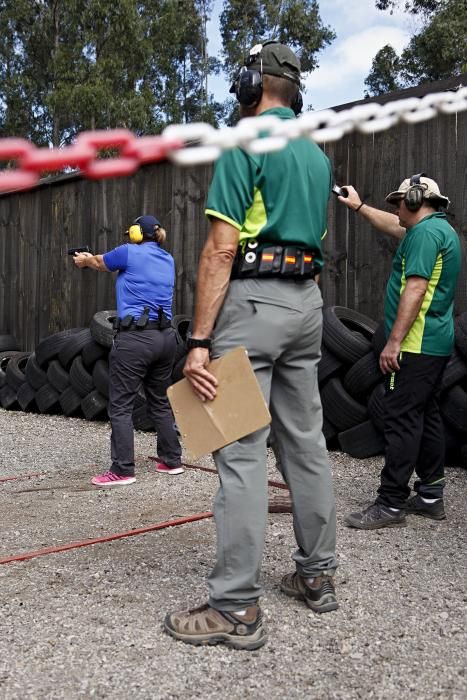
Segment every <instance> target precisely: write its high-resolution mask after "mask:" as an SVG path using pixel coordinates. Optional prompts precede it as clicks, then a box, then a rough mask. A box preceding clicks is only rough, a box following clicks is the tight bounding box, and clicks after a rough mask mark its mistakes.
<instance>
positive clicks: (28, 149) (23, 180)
mask: <svg viewBox="0 0 467 700" xmlns="http://www.w3.org/2000/svg"><path fill="white" fill-rule="evenodd" d="M464 110H467V87H463V88H460V89H458V90H456V91H446V92H436V93H432V94H428V95H425V96H424V97H420V98H419V97H411V98H406V99H403V100H395V101H393V102H387V103H386V104H383V105H380V104H378V103H376V102H369V103H368V104H361V105H356V106H355V107H351V108H350V109H345V110H342V111H340V112H335V111H334V110H332V109H326V110H323V111H321V112H305V113H304V114H302V115H301V116H300V117H298V119H290V120H281V119H279V118H278V117H275V116H273V115H265V116H264V117H260V118H258V117H251V118H248V119H242V120H241V121H240V122H239V123H238V124H237V126H234V127H221V128H220V129H215V128H214V127H212V126H210V125H209V124H204V123H201V122H197V123H193V124H177V125H173V126H168V127H167V128H166V129H164V131H163V132H162V134H161V135H160V136H142V137H136V136H134V135H133V134H132V133H131V132H130V131H128V130H127V129H111V130H108V131H104V130H103V131H85V132H83V133H81V134H79V135H78V137H77V138H76V140H75V142H74V144H72V145H71V146H66V147H64V148H37V147H36V146H34V145H33V144H32V143H30V142H29V141H27V140H26V139H21V138H3V139H0V161H15V162H16V164H17V167H16V168H11V169H10V168H9V169H7V170H3V171H1V172H0V192H6V191H12V190H21V189H29V188H31V187H34V186H35V185H37V184H38V182H39V179H40V176H41V174H43V173H46V172H55V171H57V170H62V169H63V168H66V167H71V168H75V169H79V170H80V172H81V173H82V175H83V176H84V177H87V178H91V179H94V180H98V179H101V178H108V177H117V176H128V175H133V174H134V173H135V172H136V171H137V170H138V168H139V167H140V165H143V164H145V163H155V162H158V161H162V160H166V159H168V160H170V161H172V162H173V163H175V164H176V165H184V166H189V165H199V164H201V163H210V162H212V161H214V160H216V159H217V158H218V157H219V156H220V155H221V153H222V152H223V151H225V150H228V149H230V148H235V147H236V146H241V147H242V148H244V149H245V150H247V151H249V152H250V153H266V152H270V151H278V150H280V149H282V148H284V146H285V145H286V144H287V143H288V141H290V140H292V139H296V138H299V137H306V138H309V139H310V140H312V141H316V142H317V143H325V142H330V141H338V140H339V139H341V138H342V137H343V136H344V135H345V134H347V133H349V132H351V131H360V132H362V133H364V134H372V133H375V132H378V131H384V130H386V129H389V128H391V127H392V126H394V125H395V124H398V123H399V122H406V123H409V124H415V123H417V122H421V121H426V120H427V119H431V118H432V117H435V116H437V115H438V114H454V113H457V112H462V111H464ZM108 148H112V149H116V150H117V151H118V157H116V158H99V153H100V151H101V150H102V149H108Z"/></svg>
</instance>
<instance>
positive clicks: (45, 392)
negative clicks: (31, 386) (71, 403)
mask: <svg viewBox="0 0 467 700" xmlns="http://www.w3.org/2000/svg"><path fill="white" fill-rule="evenodd" d="M59 399H60V396H59V394H58V392H57V391H55V389H54V388H53V386H51V385H50V384H44V386H41V388H40V389H38V390H37V391H36V398H35V400H36V404H37V408H38V409H39V411H40V412H41V413H60V402H59Z"/></svg>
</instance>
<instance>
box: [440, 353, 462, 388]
mask: <svg viewBox="0 0 467 700" xmlns="http://www.w3.org/2000/svg"><path fill="white" fill-rule="evenodd" d="M464 377H467V362H466V360H465V359H464V358H463V357H462V355H461V354H460V352H458V350H456V348H454V352H453V353H452V355H451V357H450V358H449V361H448V363H447V365H446V367H445V369H444V372H443V376H442V377H441V391H446V389H450V388H451V387H452V386H454V384H457V383H458V382H460V381H461V380H462V379H463V378H464Z"/></svg>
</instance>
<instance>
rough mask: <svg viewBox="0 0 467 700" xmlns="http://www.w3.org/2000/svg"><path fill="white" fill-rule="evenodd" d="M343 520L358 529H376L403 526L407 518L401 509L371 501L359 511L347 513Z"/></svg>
mask: <svg viewBox="0 0 467 700" xmlns="http://www.w3.org/2000/svg"><path fill="white" fill-rule="evenodd" d="M345 522H346V523H347V525H349V526H350V527H357V528H358V529H359V530H377V529H378V528H380V527H405V526H406V525H407V518H406V517H405V512H404V511H403V510H399V511H394V510H391V509H390V508H388V507H387V506H383V505H382V503H373V504H372V505H371V506H369V507H368V508H365V510H362V511H361V512H359V513H350V515H347V516H346V518H345Z"/></svg>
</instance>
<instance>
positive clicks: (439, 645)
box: [0, 410, 467, 700]
mask: <svg viewBox="0 0 467 700" xmlns="http://www.w3.org/2000/svg"><path fill="white" fill-rule="evenodd" d="M0 431H1V445H2V449H1V454H0V478H4V477H8V476H16V475H24V474H31V473H36V472H40V473H41V474H42V476H38V477H32V478H30V479H21V480H13V481H5V482H3V483H0V489H1V492H2V500H1V511H0V513H1V517H0V528H1V542H0V558H2V557H7V556H10V555H13V554H18V553H21V552H26V551H30V550H36V549H39V548H41V547H46V546H50V545H55V544H64V543H67V542H73V541H77V540H82V539H86V538H91V537H99V536H103V535H106V534H112V533H117V532H122V531H126V530H130V529H135V528H139V527H144V526H146V525H150V524H153V523H157V522H160V521H164V520H167V519H171V518H175V517H180V516H185V515H190V514H193V513H196V512H200V511H206V510H210V508H211V501H212V496H213V494H214V492H215V489H216V482H217V479H216V477H215V476H213V475H211V474H208V473H204V472H200V471H193V470H187V471H186V472H185V474H184V475H182V476H179V477H167V476H165V475H164V476H162V475H157V474H155V472H154V470H153V467H152V465H151V462H150V461H148V460H147V456H148V455H150V454H153V453H154V444H153V443H154V437H153V435H151V434H146V433H138V434H137V438H136V446H137V454H138V455H139V459H138V463H137V475H138V480H137V483H136V484H135V485H133V486H131V487H125V488H122V489H121V490H118V491H112V492H108V491H99V490H97V489H94V488H93V487H91V486H90V485H89V478H90V477H91V476H92V475H93V474H94V473H95V472H96V469H97V471H99V470H103V469H104V468H105V467H107V465H108V451H109V425H108V424H107V423H88V422H86V421H82V420H79V419H67V418H64V417H59V416H37V415H32V414H25V413H19V412H18V413H17V412H6V411H3V410H0ZM330 457H331V462H332V467H333V472H334V478H335V487H336V498H337V509H338V553H339V561H340V566H339V569H338V573H337V576H336V584H337V592H338V597H339V602H340V608H339V610H338V611H336V612H333V613H329V614H326V615H322V616H318V615H315V614H313V613H312V612H311V611H309V610H308V609H307V608H306V607H305V606H304V605H303V604H302V603H300V602H297V601H294V600H292V599H289V598H287V597H284V596H283V595H282V594H281V593H280V591H279V587H278V583H279V581H280V578H281V576H282V575H283V574H285V573H287V571H289V570H291V564H290V554H291V551H292V550H293V546H294V540H293V532H292V526H291V525H292V524H291V516H290V515H283V514H276V515H271V516H270V519H269V527H268V532H267V540H266V549H265V557H264V564H263V575H262V576H263V584H264V587H265V591H266V594H265V596H264V598H263V600H262V606H263V609H264V611H265V615H266V618H267V624H268V630H269V642H268V644H267V645H266V646H265V647H263V648H262V649H259V650H258V651H255V652H241V651H233V650H229V649H227V648H224V647H222V646H219V647H208V648H204V647H203V648H199V647H192V646H187V645H184V644H182V643H180V642H176V641H175V640H173V639H171V638H170V637H168V636H167V635H166V634H165V633H164V632H163V630H162V620H163V617H164V615H165V613H166V612H167V611H169V610H174V609H180V608H186V607H187V606H191V605H195V604H198V603H199V602H202V601H204V599H205V596H206V589H205V583H204V579H205V576H206V574H207V573H208V572H209V570H210V568H211V567H212V565H213V555H214V537H215V532H214V524H213V521H212V520H211V519H209V520H201V521H199V522H194V523H190V524H187V525H183V526H180V527H177V528H169V529H166V530H161V531H158V532H152V533H148V534H144V535H138V536H135V537H127V538H124V539H120V540H117V541H114V542H112V543H106V544H97V545H94V546H91V547H85V548H82V549H74V550H72V551H68V552H63V553H60V554H50V555H47V556H41V557H38V558H35V559H32V560H29V561H26V562H20V563H12V564H5V565H3V566H0V590H1V617H0V697H1V698H2V700H10V699H15V700H16V699H21V700H23V699H25V698H34V699H42V698H47V699H49V698H50V699H55V698H60V699H61V698H66V699H67V700H68V699H72V698H112V699H121V698H122V699H126V698H135V699H138V700H139V699H140V698H144V699H146V698H147V699H151V700H154V699H159V698H161V699H162V698H164V699H165V698H190V699H191V698H203V700H205V699H209V698H222V699H223V698H229V700H230V699H232V700H236V699H240V698H242V699H243V698H245V697H249V698H270V699H276V698H277V699H281V700H282V699H284V698H285V699H289V698H293V699H295V698H297V699H302V698H311V699H314V698H316V699H318V698H319V699H323V698H324V699H327V698H329V699H342V700H348V699H353V698H365V699H366V698H388V699H389V698H391V699H392V698H395V697H399V698H408V697H410V698H411V699H417V700H418V699H423V700H426V699H430V698H443V699H445V698H452V699H455V700H461V699H464V698H467V670H466V664H465V660H466V658H467V633H466V618H467V592H466V581H467V575H466V573H467V572H466V569H467V558H466V549H467V548H466V542H467V528H466V523H467V518H466V491H467V471H465V470H462V469H456V468H450V469H449V470H448V485H447V488H446V507H447V512H448V520H447V521H445V522H442V523H436V522H434V521H431V520H425V519H423V518H416V517H413V516H412V517H411V518H410V519H409V525H408V527H406V528H403V529H395V528H394V529H389V530H377V531H374V532H360V531H355V530H350V529H348V528H346V527H345V526H344V525H343V516H344V515H345V514H346V513H347V512H349V510H355V509H358V508H359V507H360V506H362V505H366V504H367V503H368V502H369V501H370V500H371V499H372V497H373V496H374V494H375V490H376V488H377V484H378V475H379V470H380V468H381V462H382V460H381V458H375V459H368V460H354V459H351V458H350V457H348V456H347V455H344V454H342V453H338V452H333V453H331V454H330ZM270 462H271V464H270V468H271V478H273V479H278V475H277V473H276V472H275V470H274V468H273V460H272V458H271V460H270ZM198 464H200V465H203V466H210V467H212V466H213V463H212V461H211V459H210V458H206V459H203V460H200V461H199V462H198ZM271 492H273V490H271ZM275 492H276V493H281V492H277V491H275Z"/></svg>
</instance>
